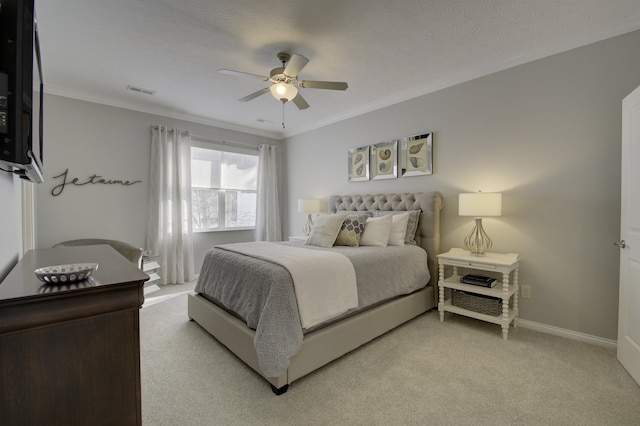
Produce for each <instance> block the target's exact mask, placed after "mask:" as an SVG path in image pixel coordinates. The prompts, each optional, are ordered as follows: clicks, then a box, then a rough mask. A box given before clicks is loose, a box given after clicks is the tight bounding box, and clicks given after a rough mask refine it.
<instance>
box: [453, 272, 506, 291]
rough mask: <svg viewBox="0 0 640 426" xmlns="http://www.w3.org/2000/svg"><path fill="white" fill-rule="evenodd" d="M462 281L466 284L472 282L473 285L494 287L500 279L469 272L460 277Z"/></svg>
mask: <svg viewBox="0 0 640 426" xmlns="http://www.w3.org/2000/svg"><path fill="white" fill-rule="evenodd" d="M460 282H461V283H464V284H471V285H477V286H480V287H487V288H492V287H493V286H495V285H496V283H497V282H498V280H496V279H495V278H491V277H485V276H483V275H474V274H467V275H465V276H463V277H461V278H460Z"/></svg>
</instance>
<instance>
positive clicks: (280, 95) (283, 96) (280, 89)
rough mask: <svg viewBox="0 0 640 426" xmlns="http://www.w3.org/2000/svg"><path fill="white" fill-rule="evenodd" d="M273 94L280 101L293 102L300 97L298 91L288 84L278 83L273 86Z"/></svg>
mask: <svg viewBox="0 0 640 426" xmlns="http://www.w3.org/2000/svg"><path fill="white" fill-rule="evenodd" d="M271 94H272V95H273V97H274V98H276V99H277V100H279V101H285V102H286V101H291V100H293V98H295V97H296V96H297V95H298V89H296V88H295V86H292V85H291V84H287V83H276V84H273V85H272V86H271Z"/></svg>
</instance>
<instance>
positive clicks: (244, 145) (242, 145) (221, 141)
mask: <svg viewBox="0 0 640 426" xmlns="http://www.w3.org/2000/svg"><path fill="white" fill-rule="evenodd" d="M151 128H152V129H156V130H158V129H159V128H160V129H164V128H165V127H164V126H158V125H151ZM167 129H168V130H173V129H171V128H167ZM182 133H183V134H185V133H187V134H190V135H191V137H192V138H195V139H200V140H203V141H206V142H213V143H218V144H222V145H229V146H235V147H237V148H249V149H255V150H256V151H257V150H258V145H252V144H250V143H243V142H234V141H227V140H224V139H215V138H210V137H207V136H201V135H196V134H193V133H191V132H190V131H188V130H184V131H182Z"/></svg>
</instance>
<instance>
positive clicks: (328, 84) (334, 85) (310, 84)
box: [298, 80, 349, 90]
mask: <svg viewBox="0 0 640 426" xmlns="http://www.w3.org/2000/svg"><path fill="white" fill-rule="evenodd" d="M298 86H300V87H304V88H305V89H331V90H347V87H349V85H348V84H347V83H345V82H343V81H313V80H303V81H300V82H298Z"/></svg>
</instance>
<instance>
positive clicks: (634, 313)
mask: <svg viewBox="0 0 640 426" xmlns="http://www.w3.org/2000/svg"><path fill="white" fill-rule="evenodd" d="M621 210H622V211H621V223H620V238H621V240H620V242H618V243H617V244H618V245H619V246H620V302H619V312H618V359H619V360H620V362H621V363H622V365H623V366H624V368H626V369H627V371H628V372H629V374H631V376H632V377H633V378H634V380H635V381H636V382H638V383H640V87H638V88H637V89H636V90H634V91H633V92H631V94H630V95H629V96H627V97H626V98H624V100H623V101H622V199H621Z"/></svg>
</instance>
